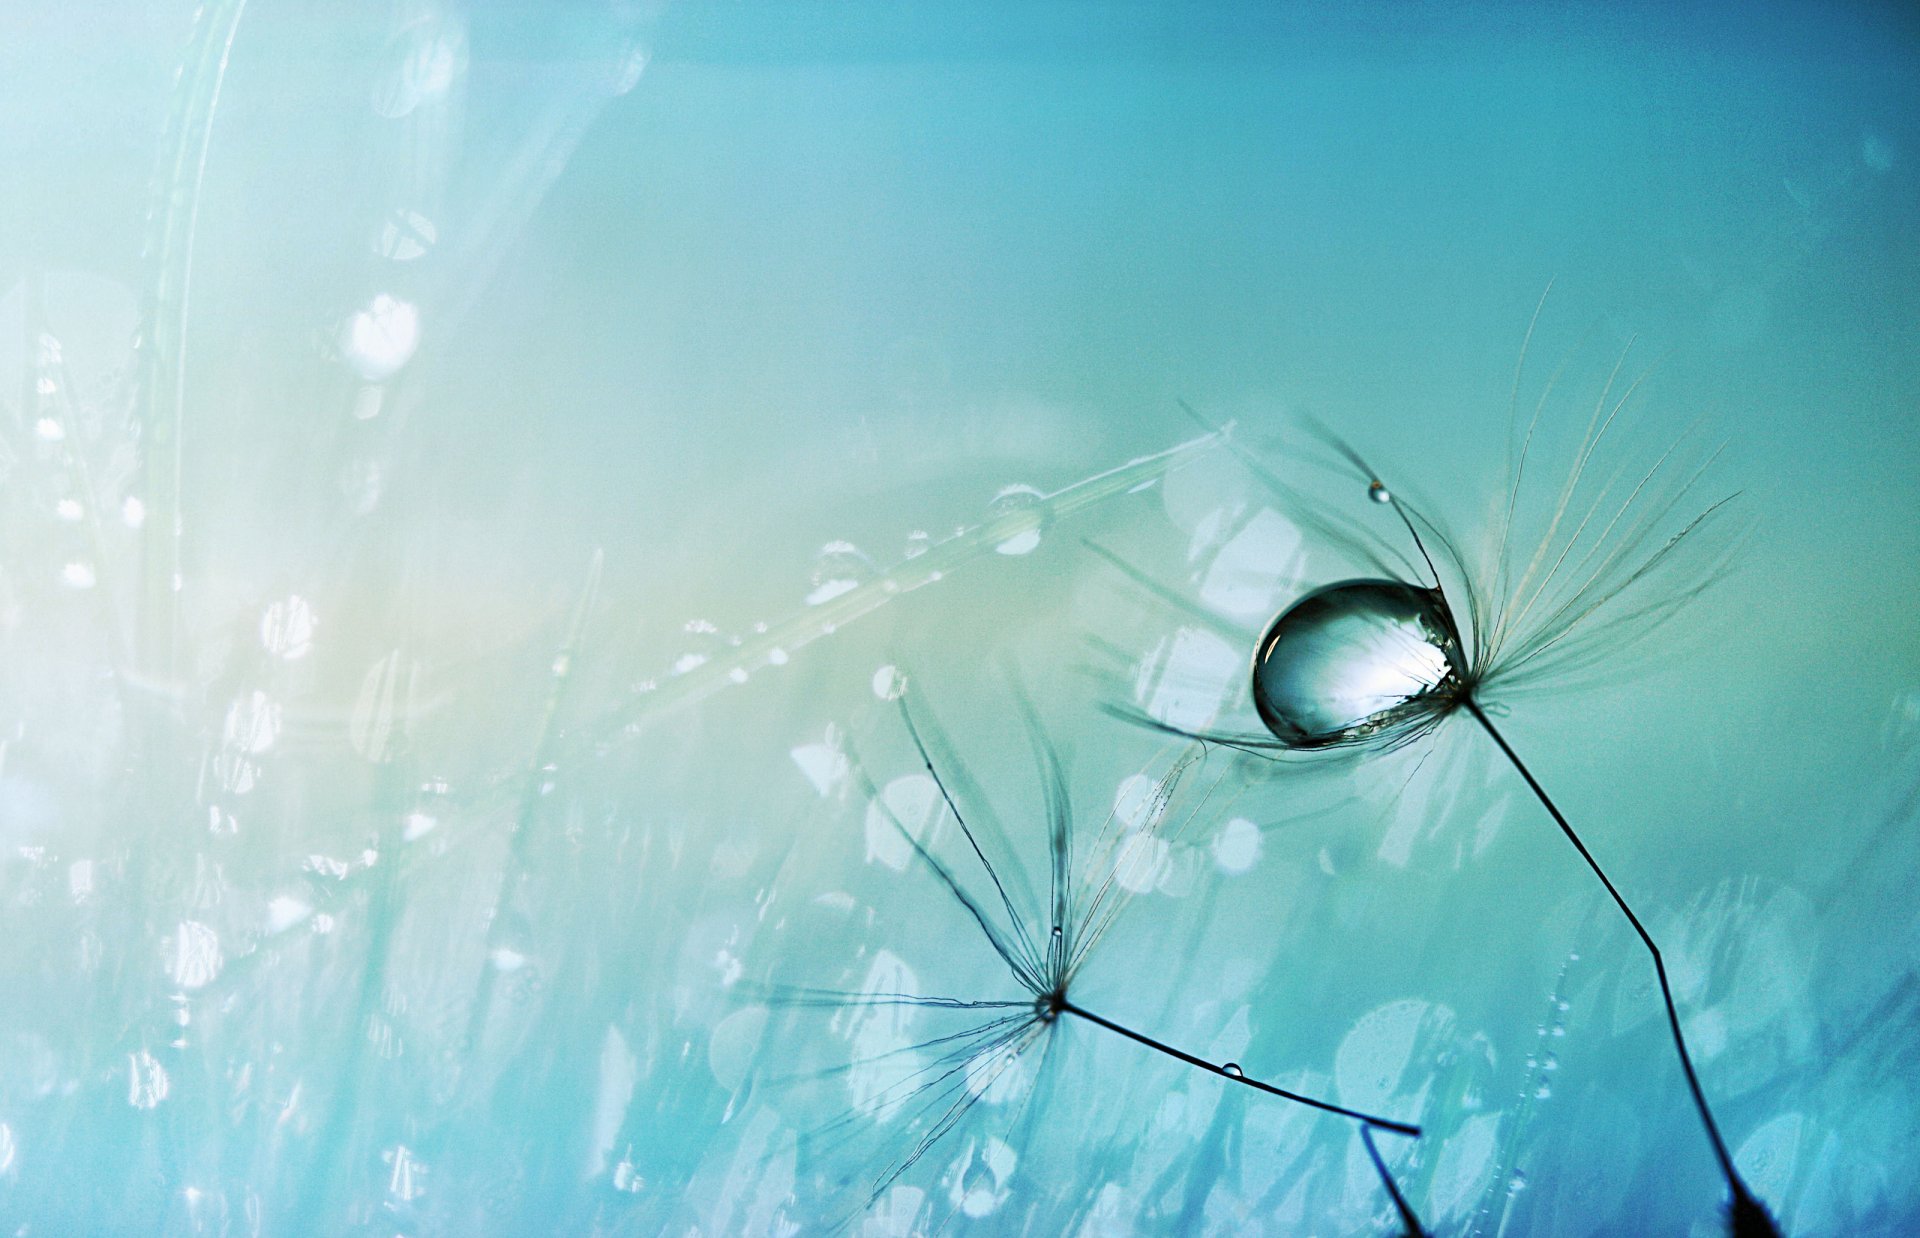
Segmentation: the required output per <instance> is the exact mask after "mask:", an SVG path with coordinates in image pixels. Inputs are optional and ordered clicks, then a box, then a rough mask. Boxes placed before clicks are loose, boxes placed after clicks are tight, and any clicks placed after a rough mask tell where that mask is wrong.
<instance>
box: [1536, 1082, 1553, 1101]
mask: <svg viewBox="0 0 1920 1238" xmlns="http://www.w3.org/2000/svg"><path fill="white" fill-rule="evenodd" d="M1552 1095H1553V1085H1552V1084H1551V1083H1548V1082H1547V1081H1546V1080H1545V1079H1542V1080H1541V1081H1540V1086H1538V1087H1536V1088H1534V1089H1533V1098H1534V1099H1535V1100H1546V1099H1547V1098H1548V1097H1550V1096H1552Z"/></svg>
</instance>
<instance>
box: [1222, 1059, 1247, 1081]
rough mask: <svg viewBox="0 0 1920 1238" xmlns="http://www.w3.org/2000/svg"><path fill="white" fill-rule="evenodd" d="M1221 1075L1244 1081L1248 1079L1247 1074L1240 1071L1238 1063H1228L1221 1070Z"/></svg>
mask: <svg viewBox="0 0 1920 1238" xmlns="http://www.w3.org/2000/svg"><path fill="white" fill-rule="evenodd" d="M1220 1073H1221V1074H1223V1075H1226V1076H1227V1077H1228V1078H1230V1079H1244V1078H1246V1077H1247V1072H1246V1071H1244V1070H1241V1069H1240V1063H1238V1062H1228V1063H1227V1064H1226V1065H1225V1066H1222V1067H1221V1068H1220Z"/></svg>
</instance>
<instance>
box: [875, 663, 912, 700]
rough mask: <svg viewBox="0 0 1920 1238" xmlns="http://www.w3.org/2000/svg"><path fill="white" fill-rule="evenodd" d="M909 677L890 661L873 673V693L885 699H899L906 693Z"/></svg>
mask: <svg viewBox="0 0 1920 1238" xmlns="http://www.w3.org/2000/svg"><path fill="white" fill-rule="evenodd" d="M906 691H907V677H906V676H905V675H902V674H901V673H900V668H899V667H897V666H895V665H893V664H892V663H891V662H889V663H888V664H887V665H885V666H883V667H881V668H880V669H879V670H877V671H875V672H874V673H873V694H874V695H875V696H877V697H879V698H880V699H881V700H883V701H897V700H899V699H900V698H901V697H902V696H904V695H906Z"/></svg>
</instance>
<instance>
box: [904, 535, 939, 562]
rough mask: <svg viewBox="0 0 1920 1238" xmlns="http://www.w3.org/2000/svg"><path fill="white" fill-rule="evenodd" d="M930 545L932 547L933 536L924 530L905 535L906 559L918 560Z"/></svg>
mask: <svg viewBox="0 0 1920 1238" xmlns="http://www.w3.org/2000/svg"><path fill="white" fill-rule="evenodd" d="M931 545H933V536H932V535H931V534H929V533H928V532H927V531H926V530H925V529H915V530H914V531H913V532H911V533H909V534H907V558H909V559H917V558H919V557H920V556H921V555H923V554H925V553H927V548H928V547H929V546H931Z"/></svg>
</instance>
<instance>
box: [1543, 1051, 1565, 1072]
mask: <svg viewBox="0 0 1920 1238" xmlns="http://www.w3.org/2000/svg"><path fill="white" fill-rule="evenodd" d="M1540 1069H1541V1070H1559V1069H1560V1059H1559V1058H1558V1057H1556V1056H1555V1055H1554V1054H1551V1053H1549V1054H1547V1056H1545V1057H1543V1058H1541V1059H1540Z"/></svg>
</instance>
